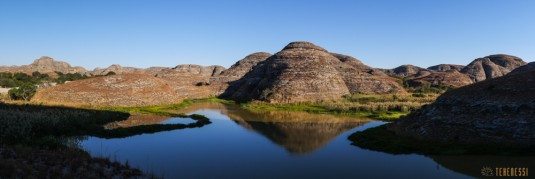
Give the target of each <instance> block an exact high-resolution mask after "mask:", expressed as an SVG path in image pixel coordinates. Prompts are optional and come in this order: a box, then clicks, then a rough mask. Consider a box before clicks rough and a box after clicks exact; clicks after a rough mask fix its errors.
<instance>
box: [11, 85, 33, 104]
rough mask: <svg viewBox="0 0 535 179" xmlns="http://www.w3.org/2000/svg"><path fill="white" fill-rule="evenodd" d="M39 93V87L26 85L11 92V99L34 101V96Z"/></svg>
mask: <svg viewBox="0 0 535 179" xmlns="http://www.w3.org/2000/svg"><path fill="white" fill-rule="evenodd" d="M35 92H37V87H36V86H35V85H33V84H31V83H24V84H22V85H21V86H19V87H17V88H13V89H11V90H9V92H8V94H9V97H11V99H13V100H26V101H29V100H30V99H32V97H33V95H35Z"/></svg>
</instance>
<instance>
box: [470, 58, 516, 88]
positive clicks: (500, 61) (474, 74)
mask: <svg viewBox="0 0 535 179" xmlns="http://www.w3.org/2000/svg"><path fill="white" fill-rule="evenodd" d="M525 64H526V62H524V61H523V60H522V59H521V58H518V57H515V56H511V55H504V54H497V55H489V56H486V57H483V58H478V59H475V60H474V61H472V62H471V63H470V64H468V65H466V66H465V67H464V68H463V69H462V70H461V73H464V74H466V75H468V77H470V79H472V81H473V82H480V81H484V80H486V79H491V78H496V77H500V76H503V75H506V74H507V73H509V72H511V71H513V70H514V69H515V68H518V67H520V66H523V65H525Z"/></svg>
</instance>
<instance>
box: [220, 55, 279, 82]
mask: <svg viewBox="0 0 535 179" xmlns="http://www.w3.org/2000/svg"><path fill="white" fill-rule="evenodd" d="M270 56H271V54H270V53H267V52H256V53H253V54H250V55H247V56H246V57H245V58H243V59H241V60H239V61H238V62H236V63H235V64H234V65H232V66H231V67H230V68H229V69H226V70H224V71H223V72H221V73H220V74H219V75H216V76H215V77H214V78H212V79H210V81H211V82H230V81H236V80H239V79H240V78H241V77H243V76H244V75H245V74H246V73H248V72H249V71H251V70H252V69H253V67H254V66H256V65H257V64H258V63H259V62H261V61H264V60H266V59H267V58H269V57H270Z"/></svg>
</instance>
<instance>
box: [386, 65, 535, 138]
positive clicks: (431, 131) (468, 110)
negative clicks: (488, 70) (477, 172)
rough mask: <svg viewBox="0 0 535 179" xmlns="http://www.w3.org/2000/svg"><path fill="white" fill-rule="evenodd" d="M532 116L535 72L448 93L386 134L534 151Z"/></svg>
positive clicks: (476, 84) (496, 79)
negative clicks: (526, 147)
mask: <svg viewBox="0 0 535 179" xmlns="http://www.w3.org/2000/svg"><path fill="white" fill-rule="evenodd" d="M515 61H516V60H515ZM533 116H535V71H533V70H532V71H528V72H524V73H519V74H514V75H507V76H503V77H499V78H495V79H489V80H485V81H482V82H479V83H475V84H472V85H468V86H465V87H461V88H459V89H456V90H451V91H448V92H446V93H444V94H443V95H441V96H440V97H439V98H438V99H437V100H436V101H435V102H434V103H432V104H431V105H429V106H426V107H424V108H422V109H421V110H420V111H418V112H415V113H412V114H410V115H409V116H408V117H406V118H403V119H401V120H398V121H396V122H394V123H393V124H391V125H389V126H388V129H389V130H392V131H394V132H396V134H397V135H402V136H408V137H413V138H417V139H422V140H429V141H439V142H443V143H452V144H500V145H504V144H510V145H535V133H533V131H534V130H535V117H533Z"/></svg>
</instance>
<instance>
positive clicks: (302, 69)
mask: <svg viewBox="0 0 535 179" xmlns="http://www.w3.org/2000/svg"><path fill="white" fill-rule="evenodd" d="M337 56H338V57H336V56H334V55H332V54H331V53H329V52H328V51H327V50H325V49H323V48H321V47H319V46H316V45H314V44H312V43H309V42H292V43H290V44H288V45H287V46H286V47H284V49H282V51H280V52H278V53H276V54H275V55H273V56H271V57H269V58H268V59H267V60H265V61H262V62H260V63H258V64H257V65H256V66H255V67H254V68H253V69H252V70H251V71H250V72H249V73H247V74H245V76H244V77H243V78H241V79H240V80H237V81H235V82H232V83H231V84H230V86H229V88H228V89H227V90H226V91H225V93H224V94H223V95H222V97H226V98H231V99H236V100H241V101H250V100H262V101H266V102H270V103H290V102H299V101H317V100H329V99H339V98H340V97H341V96H343V95H347V94H351V93H403V92H405V91H404V90H403V88H402V87H401V86H400V85H399V84H398V83H396V82H395V81H394V80H392V79H389V77H381V76H374V75H372V74H369V73H365V72H363V70H362V69H359V67H362V68H365V67H363V66H362V65H360V64H361V63H360V64H359V62H358V61H355V60H353V59H352V58H347V57H343V56H340V55H337ZM339 58H341V59H339Z"/></svg>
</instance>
